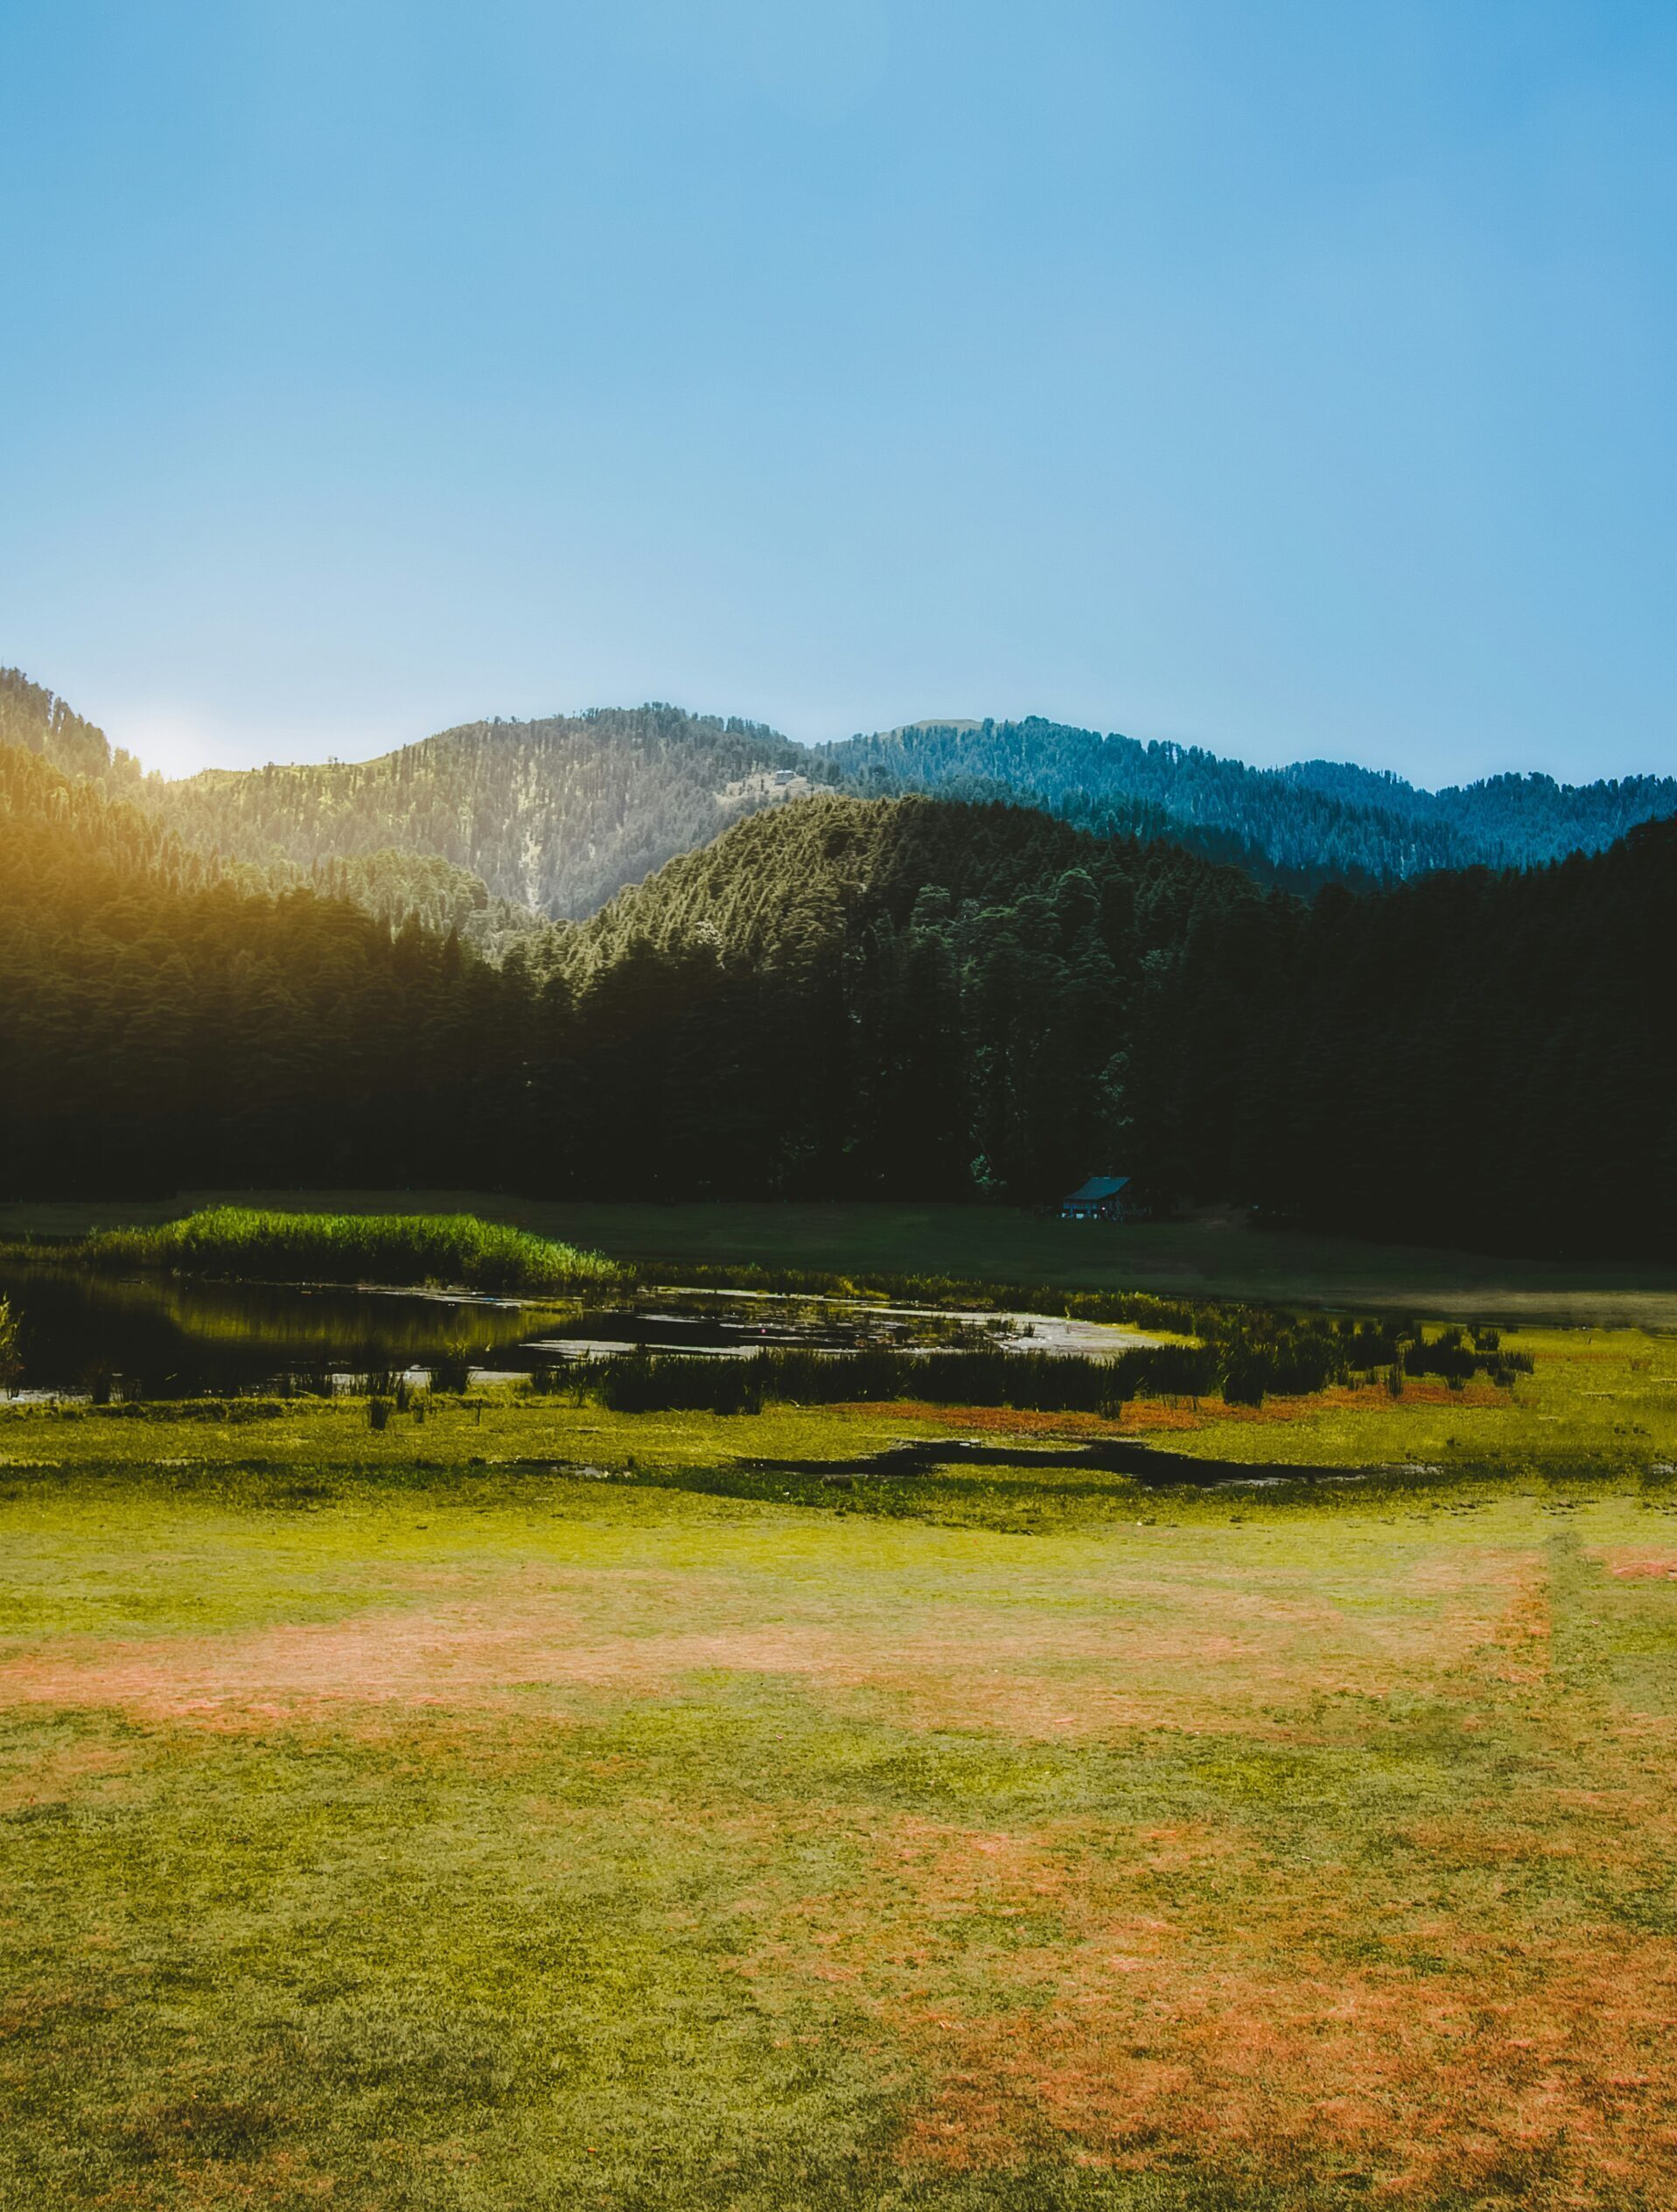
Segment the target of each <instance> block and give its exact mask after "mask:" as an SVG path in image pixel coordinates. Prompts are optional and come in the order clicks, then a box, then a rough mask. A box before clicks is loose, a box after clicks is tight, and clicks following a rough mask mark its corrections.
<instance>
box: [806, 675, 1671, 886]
mask: <svg viewBox="0 0 1677 2212" xmlns="http://www.w3.org/2000/svg"><path fill="white" fill-rule="evenodd" d="M817 750H819V751H820V753H821V756H822V757H823V758H824V759H825V760H826V761H827V762H828V764H829V765H830V766H831V767H832V768H833V769H835V771H837V772H838V774H839V776H840V777H841V778H842V781H843V783H844V784H845V785H846V786H847V787H848V788H849V789H852V790H856V791H860V792H869V793H872V794H874V795H877V796H879V797H894V796H897V795H899V794H900V793H903V792H910V791H925V792H941V793H942V794H944V795H945V796H947V797H951V798H968V799H979V798H992V799H996V798H1007V799H1014V800H1016V801H1024V803H1026V804H1028V805H1032V806H1043V807H1045V808H1046V809H1047V811H1048V812H1050V813H1056V814H1059V815H1060V816H1061V817H1062V818H1063V819H1065V820H1069V821H1075V822H1078V823H1080V824H1081V825H1082V826H1084V827H1088V828H1092V829H1095V830H1098V831H1101V832H1102V833H1104V834H1111V833H1113V832H1115V831H1116V832H1119V833H1129V834H1136V835H1141V836H1154V837H1169V838H1171V839H1173V840H1174V841H1177V843H1180V844H1185V845H1187V846H1189V847H1190V848H1192V849H1194V850H1196V851H1200V852H1204V853H1206V854H1208V855H1210V856H1212V857H1214V858H1219V859H1224V860H1228V861H1231V862H1234V863H1235V864H1236V865H1238V866H1241V867H1244V868H1247V869H1248V870H1249V871H1250V872H1251V873H1253V874H1254V875H1256V876H1259V877H1260V878H1262V879H1266V880H1271V881H1276V882H1280V883H1285V884H1288V885H1289V886H1290V887H1292V888H1295V889H1298V890H1312V889H1315V888H1317V886H1319V885H1320V884H1321V883H1325V882H1331V881H1341V882H1350V883H1395V882H1401V881H1404V880H1406V879H1407V878H1408V877H1410V876H1420V875H1425V874H1428V873H1429V872H1431V871H1433V870H1435V869H1461V868H1468V867H1488V868H1527V867H1531V866H1534V865H1537V864H1540V863H1541V862H1545V861H1551V860H1560V859H1562V858H1564V857H1565V855H1567V854H1569V853H1572V852H1598V851H1600V850H1601V849H1602V848H1604V847H1605V846H1607V845H1611V843H1612V842H1613V841H1614V840H1615V839H1616V838H1618V837H1622V836H1623V835H1624V834H1625V832H1626V830H1628V829H1631V828H1632V827H1634V826H1635V825H1636V824H1637V823H1638V822H1641V821H1648V820H1656V819H1660V818H1663V817H1666V816H1669V815H1674V814H1677V778H1671V777H1651V776H1643V777H1627V778H1622V779H1618V780H1613V781H1605V782H1601V783H1595V784H1589V785H1564V784H1557V783H1555V781H1554V779H1553V778H1550V777H1548V776H1537V775H1534V776H1496V777H1492V778H1487V779H1486V780H1485V781H1483V782H1480V783H1476V784H1468V785H1456V786H1452V787H1450V789H1447V790H1444V791H1438V792H1429V791H1422V790H1419V789H1417V788H1416V787H1415V785H1412V784H1408V783H1406V782H1405V781H1404V780H1403V778H1401V777H1399V776H1395V775H1392V774H1390V773H1384V774H1382V773H1379V772H1377V771H1373V770H1370V769H1365V768H1357V767H1354V766H1352V765H1351V764H1348V763H1338V762H1331V761H1301V762H1297V763H1296V764H1294V765H1292V766H1291V767H1288V768H1271V769H1260V768H1250V767H1248V766H1247V765H1246V764H1245V763H1244V762H1241V761H1237V760H1225V759H1223V758H1221V757H1219V755H1217V754H1215V753H1212V752H1208V751H1205V750H1203V749H1201V748H1199V747H1196V746H1183V745H1176V744H1170V743H1148V744H1143V743H1140V742H1139V741H1138V740H1137V739H1135V738H1132V737H1124V736H1117V735H1111V736H1102V735H1101V733H1100V732H1099V731H1097V730H1092V729H1074V728H1073V727H1071V726H1069V725H1067V724H1065V723H1061V722H1046V721H1043V720H1041V719H1039V718H1037V717H1032V718H1031V719H1028V720H1026V721H1024V722H977V723H973V722H919V723H915V724H912V725H911V726H909V727H906V728H905V729H896V730H886V731H881V732H878V733H877V734H876V735H874V736H856V737H850V738H846V739H844V740H842V742H840V743H835V744H829V745H824V746H821V747H819V748H817Z"/></svg>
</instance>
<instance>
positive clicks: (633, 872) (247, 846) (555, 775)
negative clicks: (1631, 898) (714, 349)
mask: <svg viewBox="0 0 1677 2212" xmlns="http://www.w3.org/2000/svg"><path fill="white" fill-rule="evenodd" d="M8 736H9V737H10V739H11V741H12V742H16V743H22V744H24V745H25V746H27V747H28V748H29V749H30V750H33V751H37V752H39V753H41V754H43V756H44V757H45V758H47V759H48V760H50V761H52V763H53V764H55V765H57V766H58V767H59V768H61V769H63V770H64V771H66V773H69V774H81V775H87V776H90V777H93V778H94V779H95V780H99V781H101V782H102V783H103V784H104V785H106V786H107V787H108V788H109V789H112V790H115V791H120V792H123V793H124V794H125V795H127V796H129V797H131V798H132V799H135V800H136V803H138V804H140V805H143V806H146V807H148V808H149V809H150V810H151V811H152V812H154V813H156V814H157V817H158V819H159V820H162V821H163V822H164V823H165V824H167V826H168V827H170V828H171V829H172V830H174V831H175V832H176V833H177V834H178V835H179V836H181V837H182V838H183V839H185V841H187V842H189V843H191V844H192V845H194V846H196V847H198V848H201V849H203V850H205V851H206V852H213V853H216V854H218V855H220V856H221V857H223V858H224V859H228V860H236V861H239V862H242V863H243V864H244V865H245V866H246V867H247V868H248V869H255V870H257V871H259V874H258V875H257V876H255V877H252V878H250V879H249V881H250V883H251V885H252V888H259V887H260V886H261V885H262V884H264V883H265V884H267V885H268V886H269V887H272V888H277V887H283V886H284V885H286V884H297V883H313V884H314V885H316V887H317V888H320V889H324V890H331V891H332V892H333V893H335V894H338V895H340V896H344V897H351V898H353V899H354V900H356V901H357V902H358V903H359V904H362V905H364V906H365V907H366V908H367V911H369V912H373V913H375V914H377V915H378V916H380V917H381V918H383V919H385V920H387V921H388V922H389V923H390V924H391V925H392V926H398V925H400V923H401V922H402V920H403V919H405V918H408V917H409V916H413V917H416V918H419V919H420V920H422V921H423V922H424V923H425V924H426V925H427V926H431V927H438V928H442V929H444V930H446V929H448V928H450V927H452V928H455V929H456V930H458V932H459V933H460V935H461V936H462V938H463V939H464V940H465V942H467V943H468V944H471V945H473V946H477V947H479V949H482V950H484V951H486V952H490V953H491V954H492V955H493V956H494V957H497V958H499V957H501V956H502V955H504V953H505V952H506V951H507V948H508V947H509V946H511V945H513V944H515V943H518V942H521V941H523V940H526V939H528V938H529V936H530V935H531V934H532V933H533V932H537V931H539V929H540V928H541V926H542V924H543V923H544V922H545V921H547V920H549V919H558V920H563V919H573V920H575V919H583V918H586V917H587V916H588V915H590V914H591V913H594V912H595V911H597V910H598V909H599V908H600V907H601V906H602V905H604V904H605V902H606V901H607V900H608V899H610V898H611V897H612V896H613V895H614V894H615V893H616V892H617V891H618V890H621V889H623V888H624V887H625V885H628V884H631V883H638V882H639V881H641V880H642V879H643V878H645V877H646V876H650V875H652V874H653V873H654V872H655V871H656V870H657V869H660V868H661V867H662V866H663V864H664V862H666V861H667V860H670V859H672V858H674V856H675V855H678V854H681V853H683V852H688V851H691V850H694V849H695V848H700V847H702V846H705V845H707V844H709V842H710V841H711V840H712V839H714V838H715V837H716V835H717V834H719V833H720V832H721V831H722V830H723V829H725V828H726V827H728V826H729V825H730V823H732V822H735V821H737V820H740V819H741V818H742V817H743V816H744V815H747V814H750V813H755V812H757V811H758V810H760V809H762V808H764V807H765V806H773V805H775V804H777V803H782V802H784V801H786V800H787V799H793V798H798V797H804V796H808V795H809V794H810V793H811V792H814V791H815V790H819V789H822V788H828V789H833V790H842V791H845V792H850V793H853V794H854V795H856V796H857V797H861V798H898V797H902V796H905V795H907V794H910V793H914V792H924V793H930V794H933V795H936V796H940V797H942V798H946V799H956V800H961V801H965V802H968V803H972V804H983V803H986V802H992V801H1003V802H1010V803H1014V804H1024V805H1026V806H1034V807H1038V808H1041V809H1042V810H1043V811H1045V812H1046V813H1052V814H1053V815H1055V816H1057V817H1058V818H1059V819H1060V820H1065V821H1068V822H1071V823H1073V824H1074V825H1075V826H1076V827H1080V828H1084V829H1087V830H1090V831H1093V832H1094V833H1095V834H1099V835H1102V836H1121V837H1136V838H1141V839H1143V840H1146V839H1158V838H1163V839H1167V840H1169V841H1171V842H1173V843H1175V844H1177V845H1180V846H1182V847H1184V848H1186V849H1187V850H1189V851H1191V852H1193V853H1195V854H1197V855H1199V856H1200V857H1201V858H1203V859H1206V860H1210V861H1213V862H1222V863H1226V864H1230V865H1233V866H1236V867H1239V868H1241V869H1245V870H1246V872H1247V874H1248V875H1250V876H1253V877H1254V878H1255V879H1256V880H1257V881H1258V882H1260V883H1265V884H1271V885H1275V886H1278V887H1280V888H1283V889H1287V890H1296V891H1300V892H1303V893H1310V892H1314V891H1315V890H1319V889H1320V888H1321V887H1322V885H1323V884H1324V883H1333V882H1339V883H1352V884H1356V885H1362V886H1371V885H1374V884H1382V883H1398V882H1403V881H1407V880H1408V879H1410V878H1412V877H1415V876H1422V875H1425V874H1428V873H1430V872H1434V871H1436V870H1438V869H1464V868H1468V867H1476V866H1484V867H1490V868H1506V867H1529V866H1534V865H1538V864H1541V862H1546V861H1549V860H1554V859H1558V858H1561V857H1562V856H1563V855H1566V854H1568V853H1570V852H1574V851H1582V852H1594V851H1599V850H1601V849H1602V848H1604V847H1605V846H1607V845H1609V844H1611V842H1612V841H1614V840H1615V839H1616V838H1618V837H1619V836H1622V835H1623V834H1625V831H1626V830H1627V829H1629V828H1631V827H1633V826H1634V825H1635V824H1636V823H1638V822H1639V821H1643V820H1651V819H1655V818H1659V817H1664V816H1669V815H1672V814H1677V779H1673V778H1653V777H1641V778H1625V779H1624V780H1622V781H1613V782H1603V783H1597V784H1591V785H1584V786H1581V787H1574V786H1569V785H1561V784H1556V783H1555V782H1554V781H1552V780H1551V779H1550V778H1548V777H1544V776H1500V777H1494V778H1490V779H1489V780H1487V781H1485V782H1481V783H1476V784H1471V785H1464V786H1457V787H1455V788H1452V789H1450V790H1447V791H1442V792H1426V791H1421V790H1418V789H1416V788H1415V786H1414V785H1410V784H1408V783H1405V782H1404V781H1403V780H1402V778H1400V777H1397V776H1393V775H1389V774H1378V773H1375V772H1373V771H1370V770H1366V769H1362V768H1357V767H1353V766H1351V765H1349V764H1343V763H1334V762H1328V761H1306V762H1301V763H1298V764H1295V765H1294V766H1292V767H1289V768H1282V769H1254V768H1249V767H1247V766H1246V765H1245V764H1242V763H1241V762H1239V761H1232V760H1224V759H1221V758H1219V757H1218V756H1217V755H1215V754H1213V753H1210V752H1207V751H1205V750H1200V749H1198V748H1190V747H1183V746H1180V745H1173V744H1161V743H1153V744H1142V743H1138V742H1137V741H1135V739H1132V738H1128V737H1123V736H1102V735H1101V734H1100V733H1099V732H1097V731H1094V730H1087V729H1074V728H1072V727H1070V726H1068V725H1066V724H1064V723H1059V722H1045V721H1041V720H1034V719H1033V720H1030V721H1025V722H920V723H916V724H913V725H912V726H909V727H907V728H905V729H896V730H891V731H886V732H881V733H878V734H876V735H874V736H857V737H852V738H849V739H846V740H844V741H843V742H842V743H835V744H830V745H825V746H818V747H814V748H810V747H805V746H800V745H796V744H793V743H792V742H791V741H790V740H789V739H787V738H785V737H782V736H779V735H777V734H776V733H775V732H774V731H773V730H772V729H765V728H764V727H763V726H762V725H761V724H759V723H755V722H740V721H737V720H729V721H722V720H719V719H718V718H716V717H715V716H712V715H688V714H684V713H681V712H680V711H679V710H678V709H676V708H673V707H666V706H648V707H642V708H634V709H617V708H612V709H600V710H598V711H596V712H594V713H590V714H584V715H555V716H551V717H549V718H547V719H545V720H542V721H536V722H471V723H466V724H463V725H462V726H461V727H460V728H458V729H450V730H445V731H444V732H442V733H441V734H440V735H439V736H435V737H428V738H425V739H423V740H422V741H421V742H419V743H416V744H412V745H404V746H402V747H400V748H399V749H398V750H395V751H394V752H389V753H385V754H382V755H381V756H379V757H377V758H375V759H372V760H368V761H364V762H359V763H353V764H339V763H328V764H323V765H310V766H290V767H267V768H258V769H245V770H215V771H207V772H206V773H205V774H202V775H199V776H192V777H188V778H185V779H183V780H181V781H178V782H172V783H165V782H164V781H163V780H162V779H161V778H158V777H156V776H149V777H145V778H142V777H141V775H140V771H139V768H138V765H137V764H136V763H135V762H134V761H132V760H131V759H130V758H129V756H128V755H127V754H125V753H122V752H120V751H118V752H113V751H112V750H111V748H110V746H109V745H108V743H107V741H106V739H105V736H104V735H103V733H102V732H101V731H100V730H98V729H94V727H93V726H92V725H91V724H89V723H87V722H83V721H82V720H81V719H80V717H79V716H77V715H74V714H73V712H72V711H71V710H70V709H69V708H67V707H66V706H65V704H64V702H63V701H60V700H55V699H54V698H53V696H52V694H51V693H50V692H47V691H45V690H44V689H42V688H41V687H39V686H38V685H34V684H31V683H30V682H29V681H28V680H27V679H26V678H24V677H23V676H21V675H19V674H18V673H17V672H15V671H12V672H0V741H3V740H4V739H5V738H7V737H8Z"/></svg>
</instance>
